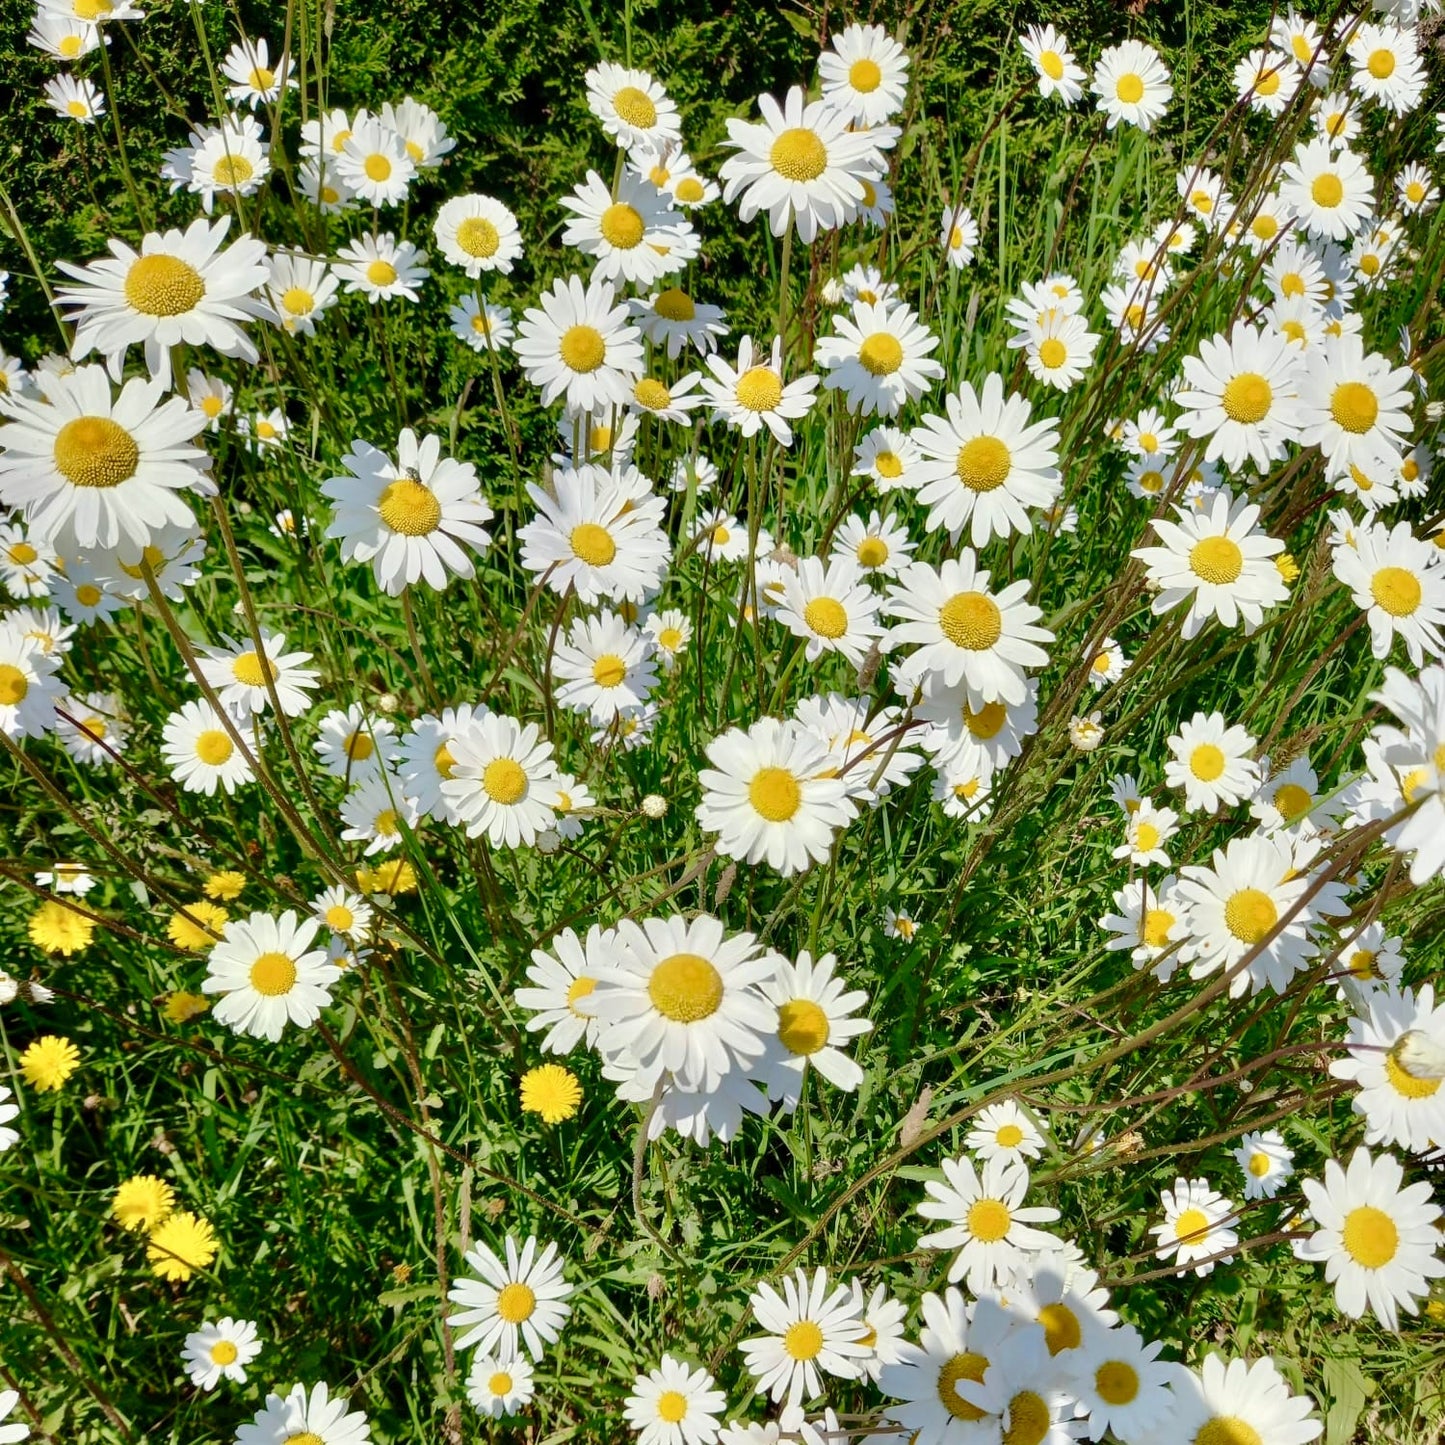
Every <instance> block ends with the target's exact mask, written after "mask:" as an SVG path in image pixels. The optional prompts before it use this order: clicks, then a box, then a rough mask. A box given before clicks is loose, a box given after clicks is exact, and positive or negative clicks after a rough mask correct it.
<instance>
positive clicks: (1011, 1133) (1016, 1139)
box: [993, 1124, 1024, 1149]
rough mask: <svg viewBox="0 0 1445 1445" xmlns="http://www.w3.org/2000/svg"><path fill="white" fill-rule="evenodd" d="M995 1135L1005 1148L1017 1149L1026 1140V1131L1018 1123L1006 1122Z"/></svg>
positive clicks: (996, 1139) (997, 1141)
mask: <svg viewBox="0 0 1445 1445" xmlns="http://www.w3.org/2000/svg"><path fill="white" fill-rule="evenodd" d="M993 1137H994V1140H995V1142H996V1143H998V1144H1001V1145H1002V1146H1003V1147H1004V1148H1005V1149H1017V1148H1018V1146H1019V1145H1020V1144H1022V1143H1023V1142H1024V1131H1023V1130H1022V1129H1020V1128H1019V1126H1018V1125H1017V1124H1005V1125H1003V1127H1002V1128H1000V1129H999V1130H998V1132H997V1133H996V1134H995V1135H994V1136H993Z"/></svg>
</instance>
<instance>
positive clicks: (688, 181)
mask: <svg viewBox="0 0 1445 1445" xmlns="http://www.w3.org/2000/svg"><path fill="white" fill-rule="evenodd" d="M673 194H674V195H675V196H676V197H677V199H678V200H679V201H681V202H682V203H683V204H684V205H689V206H695V205H696V204H697V203H698V202H699V201H700V200H702V198H703V189H702V182H701V181H700V180H698V178H697V177H696V176H684V177H683V178H682V179H681V180H680V181H679V182H678V183H677V190H676V191H674V192H673Z"/></svg>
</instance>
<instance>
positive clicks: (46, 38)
mask: <svg viewBox="0 0 1445 1445" xmlns="http://www.w3.org/2000/svg"><path fill="white" fill-rule="evenodd" d="M25 39H26V41H27V43H29V44H30V45H33V46H34V47H35V48H36V49H37V50H43V51H45V53H46V54H47V55H53V56H54V57H55V58H56V59H57V60H64V61H67V62H68V61H73V60H79V59H80V58H81V57H82V56H85V55H89V54H90V52H91V51H92V50H96V49H98V48H99V46H100V45H101V43H102V41H103V42H104V43H105V44H106V45H109V44H110V36H108V35H105V34H103V32H102V30H101V28H100V26H98V25H90V24H87V23H86V22H85V21H84V20H80V19H78V18H77V17H76V16H74V15H65V14H61V13H60V12H58V11H55V10H48V9H46V8H45V6H43V5H42V6H40V7H38V8H37V9H36V11H35V15H34V18H33V19H32V20H31V22H30V33H29V34H28V35H27V36H26V37H25Z"/></svg>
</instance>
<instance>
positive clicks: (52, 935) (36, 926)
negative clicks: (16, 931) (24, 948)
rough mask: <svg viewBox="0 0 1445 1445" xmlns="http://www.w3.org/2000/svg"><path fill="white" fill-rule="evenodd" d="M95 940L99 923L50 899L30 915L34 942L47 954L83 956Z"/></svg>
mask: <svg viewBox="0 0 1445 1445" xmlns="http://www.w3.org/2000/svg"><path fill="white" fill-rule="evenodd" d="M94 937H95V920H94V919H93V918H90V917H88V916H87V915H86V914H84V913H77V912H76V911H75V909H73V908H70V907H67V906H66V905H65V904H64V903H60V902H58V901H57V900H55V899H54V898H51V899H47V900H46V901H45V902H44V903H42V904H41V905H40V907H39V908H37V909H36V910H35V912H34V913H32V914H31V915H30V941H31V942H32V943H33V944H34V945H35V946H36V947H37V948H43V949H44V950H45V952H46V953H63V954H64V955H65V956H66V957H67V958H69V957H70V955H71V954H72V953H79V952H80V950H81V949H82V948H84V947H85V946H86V944H88V943H89V942H90V940H91V939H92V938H94Z"/></svg>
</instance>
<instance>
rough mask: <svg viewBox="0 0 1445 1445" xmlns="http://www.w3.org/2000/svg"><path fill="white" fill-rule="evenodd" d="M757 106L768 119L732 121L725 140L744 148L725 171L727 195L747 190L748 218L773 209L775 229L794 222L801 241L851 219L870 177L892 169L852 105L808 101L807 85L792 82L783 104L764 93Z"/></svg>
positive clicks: (744, 212) (743, 207)
mask: <svg viewBox="0 0 1445 1445" xmlns="http://www.w3.org/2000/svg"><path fill="white" fill-rule="evenodd" d="M758 109H759V110H760V111H761V112H762V116H763V119H762V123H761V124H753V123H750V122H748V121H745V120H738V119H729V121H728V122H727V129H728V139H727V141H726V144H727V145H729V146H732V147H733V148H734V149H735V150H736V151H737V154H736V155H733V156H730V157H729V158H728V159H727V160H726V161H724V162H723V165H722V169H721V171H720V172H719V178H720V179H721V180H722V182H723V199H724V200H725V201H727V202H729V203H731V202H732V201H734V200H739V197H740V198H741V199H740V200H739V205H738V216H739V218H740V219H741V220H742V221H743V222H744V223H747V222H748V221H751V220H752V219H753V217H754V216H755V215H757V213H758V212H759V211H766V212H767V213H768V222H769V226H770V228H771V230H772V233H773V235H775V236H781V235H782V234H783V232H784V231H786V230H787V229H788V226H789V224H793V225H795V226H796V227H797V231H798V239H799V240H801V241H811V240H812V239H813V238H814V237H815V236H816V235H817V234H818V232H819V231H820V230H823V231H831V230H835V229H836V228H837V227H839V226H841V225H843V224H845V223H846V222H848V221H851V220H852V219H853V218H854V216H855V215H856V214H857V212H858V208H859V206H860V205H861V204H862V201H863V182H864V180H871V179H877V178H878V177H880V176H881V175H882V173H883V172H884V170H885V169H886V166H885V165H884V163H883V158H882V154H881V152H880V151H879V149H878V144H877V141H876V140H875V139H874V138H873V137H871V136H870V135H869V134H868V133H867V132H866V131H855V130H853V129H851V127H850V119H849V115H848V113H847V112H846V111H840V110H838V109H836V108H835V107H833V106H832V105H830V104H829V103H828V102H827V101H826V100H817V101H813V102H812V103H811V104H809V103H807V102H805V100H804V95H803V90H802V87H801V86H796V85H795V86H793V87H792V89H791V90H789V91H788V94H787V96H786V98H785V99H784V101H783V104H782V105H781V106H780V105H779V104H778V103H777V101H775V100H774V99H773V98H772V96H770V95H760V96H759V97H758Z"/></svg>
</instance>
